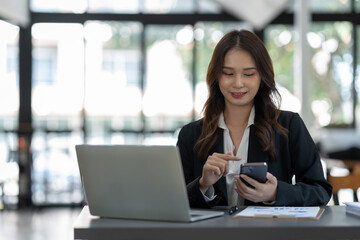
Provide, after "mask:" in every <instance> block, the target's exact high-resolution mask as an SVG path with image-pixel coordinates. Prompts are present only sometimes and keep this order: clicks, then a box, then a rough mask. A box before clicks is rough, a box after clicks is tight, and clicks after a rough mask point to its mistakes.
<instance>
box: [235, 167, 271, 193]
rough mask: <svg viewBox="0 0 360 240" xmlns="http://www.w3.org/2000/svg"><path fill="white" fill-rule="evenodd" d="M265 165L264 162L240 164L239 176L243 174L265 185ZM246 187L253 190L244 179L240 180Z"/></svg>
mask: <svg viewBox="0 0 360 240" xmlns="http://www.w3.org/2000/svg"><path fill="white" fill-rule="evenodd" d="M266 172H267V164H266V162H257V163H244V164H241V167H240V174H245V175H247V176H249V177H251V178H253V179H255V180H256V181H258V182H261V183H265V182H266V181H267V178H266ZM240 179H241V181H243V182H244V183H245V184H246V185H247V186H249V187H252V188H254V187H253V186H252V185H250V184H249V183H247V182H246V181H245V180H244V179H242V178H240Z"/></svg>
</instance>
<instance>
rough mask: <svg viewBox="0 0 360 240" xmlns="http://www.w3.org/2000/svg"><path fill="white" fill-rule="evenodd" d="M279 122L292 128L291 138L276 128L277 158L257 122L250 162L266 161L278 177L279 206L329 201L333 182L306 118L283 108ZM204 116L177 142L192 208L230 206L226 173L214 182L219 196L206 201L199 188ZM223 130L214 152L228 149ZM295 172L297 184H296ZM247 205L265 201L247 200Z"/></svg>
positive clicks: (213, 149)
mask: <svg viewBox="0 0 360 240" xmlns="http://www.w3.org/2000/svg"><path fill="white" fill-rule="evenodd" d="M278 122H279V123H280V124H281V125H282V126H283V127H285V128H286V129H288V130H289V134H288V139H286V138H284V137H283V136H282V135H280V134H279V133H278V132H275V149H276V156H277V159H276V161H271V160H270V155H269V154H268V152H264V151H263V150H262V147H261V145H260V143H259V141H258V139H257V137H256V136H255V128H254V126H253V125H252V126H250V136H249V149H248V162H266V163H267V164H268V172H270V173H271V174H273V175H274V176H275V177H276V178H277V180H278V190H277V195H276V203H275V205H277V206H285V205H286V206H313V205H326V204H327V203H328V201H329V200H330V197H331V193H332V186H331V185H330V184H329V183H328V182H327V181H326V180H325V178H324V173H323V169H322V165H321V162H320V156H319V153H318V150H317V148H316V146H315V143H314V141H313V140H312V138H311V136H310V134H309V132H308V130H307V128H306V126H305V124H304V122H303V121H302V119H301V118H300V116H299V114H297V113H293V112H288V111H282V112H281V114H280V116H279V118H278ZM201 129H202V120H201V119H200V120H198V121H195V122H192V123H189V124H187V125H185V126H184V127H183V128H182V129H181V131H180V133H179V136H178V142H177V146H178V148H179V151H180V155H181V161H182V165H183V171H184V176H185V182H186V185H187V191H188V197H189V202H190V206H191V207H192V208H210V207H213V206H226V205H227V204H228V201H227V191H226V180H225V177H222V178H220V179H219V181H218V182H216V183H215V184H214V189H215V194H216V195H217V196H216V198H215V199H214V200H213V201H211V202H209V203H206V202H205V200H204V197H203V195H202V193H201V191H200V189H199V179H200V177H201V175H202V169H203V166H204V163H205V162H201V161H200V160H199V159H198V158H197V154H196V153H195V152H194V150H193V147H194V144H195V142H196V140H197V139H198V138H199V136H200V133H201ZM223 141H224V137H223V134H221V136H220V137H219V139H218V140H217V142H216V144H215V146H214V147H213V148H212V150H211V152H210V155H211V154H212V153H214V152H218V153H223V152H224V143H223ZM293 175H295V178H296V184H295V185H292V177H293ZM245 205H263V204H262V203H254V202H251V201H248V200H246V201H245Z"/></svg>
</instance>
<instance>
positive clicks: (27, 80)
mask: <svg viewBox="0 0 360 240" xmlns="http://www.w3.org/2000/svg"><path fill="white" fill-rule="evenodd" d="M299 2H305V4H304V3H301V4H300V3H299ZM307 16H308V18H307ZM297 18H298V19H300V20H299V21H304V23H301V22H300V23H297V20H296V19H297ZM240 28H246V29H249V30H251V31H254V32H255V33H256V34H257V35H258V36H259V37H260V38H262V39H263V41H264V43H265V45H266V47H267V48H268V50H269V53H270V55H271V57H272V59H273V64H274V70H275V75H276V81H277V84H278V88H279V90H280V92H281V94H282V98H283V103H282V106H281V107H282V109H286V110H291V111H295V112H299V113H300V114H301V115H302V116H303V118H304V119H305V121H306V124H307V126H308V128H309V129H310V131H311V133H312V135H313V138H314V140H315V141H316V142H317V143H318V144H319V147H320V149H321V150H322V154H323V156H324V157H328V156H327V154H328V152H329V151H332V150H334V151H337V150H339V151H341V150H346V149H349V148H352V147H358V146H359V145H360V143H359V141H360V140H359V137H358V136H359V123H360V108H359V98H360V95H359V90H360V89H359V87H360V83H359V71H360V1H359V0H308V1H296V0H282V1H280V0H279V1H269V0H263V1H245V0H241V1H240V0H238V1H237V0H181V1H180V0H131V1H126V0H117V1H116V0H12V1H7V0H0V209H17V208H23V207H42V206H81V205H82V204H83V203H84V195H83V190H82V185H81V180H80V177H79V171H78V167H77V162H76V155H75V148H74V146H75V145H76V144H81V143H89V144H176V137H177V135H176V134H177V131H178V130H179V128H181V127H182V126H183V125H184V124H186V123H188V122H190V121H193V120H195V119H198V118H200V117H201V110H202V106H203V103H204V102H205V99H206V97H207V87H206V84H205V76H206V71H207V66H208V63H209V61H210V57H211V54H212V51H213V49H214V46H215V45H216V43H217V42H218V41H219V39H220V38H221V37H222V36H223V35H224V34H225V33H226V32H228V31H229V30H232V29H240ZM299 46H300V47H302V49H301V48H300V52H299V51H298V50H297V49H299V48H298V47H299ZM305 52H306V53H307V54H304V55H302V53H305ZM297 59H300V60H297ZM299 70H300V73H299ZM299 76H300V78H299Z"/></svg>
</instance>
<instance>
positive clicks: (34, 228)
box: [0, 207, 81, 240]
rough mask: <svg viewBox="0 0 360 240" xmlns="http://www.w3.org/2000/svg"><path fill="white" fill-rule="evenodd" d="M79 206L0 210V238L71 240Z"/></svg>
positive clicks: (10, 239) (4, 239) (5, 239)
mask: <svg viewBox="0 0 360 240" xmlns="http://www.w3.org/2000/svg"><path fill="white" fill-rule="evenodd" d="M80 211H81V208H71V207H61V208H60V207H56V208H42V209H26V210H25V209H24V210H2V211H0V239H1V240H45V239H46V240H48V239H51V240H60V239H61V240H71V239H74V233H73V225H74V223H75V221H76V218H77V216H78V215H79V213H80Z"/></svg>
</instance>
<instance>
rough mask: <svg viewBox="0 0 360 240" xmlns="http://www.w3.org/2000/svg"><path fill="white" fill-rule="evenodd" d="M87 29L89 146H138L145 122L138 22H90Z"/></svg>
mask: <svg viewBox="0 0 360 240" xmlns="http://www.w3.org/2000/svg"><path fill="white" fill-rule="evenodd" d="M84 29H85V42H86V52H85V63H86V65H85V70H86V81H85V92H86V93H85V99H84V114H85V115H84V117H85V118H84V119H85V129H86V134H87V136H86V141H87V142H88V143H98V144H100V143H107V144H110V143H118V144H120V143H137V142H138V141H139V139H138V136H137V135H136V134H135V135H134V134H128V133H122V132H120V130H126V131H128V132H136V131H140V130H141V129H142V128H143V122H142V119H141V116H142V115H141V109H142V94H143V93H142V89H141V77H142V76H141V64H140V63H141V57H142V55H141V42H140V35H141V32H142V29H143V27H142V25H141V24H140V23H138V22H121V23H120V22H99V21H88V22H86V23H85V25H84Z"/></svg>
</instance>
